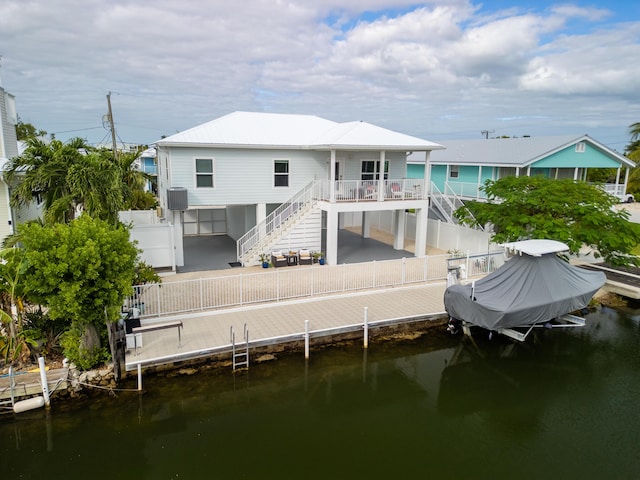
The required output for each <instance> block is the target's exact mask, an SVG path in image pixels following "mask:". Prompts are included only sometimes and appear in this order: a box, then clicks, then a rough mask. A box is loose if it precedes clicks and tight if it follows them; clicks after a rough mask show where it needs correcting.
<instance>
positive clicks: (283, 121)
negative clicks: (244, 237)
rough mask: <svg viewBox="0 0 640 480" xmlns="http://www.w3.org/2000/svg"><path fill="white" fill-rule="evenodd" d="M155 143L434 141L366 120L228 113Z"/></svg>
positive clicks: (386, 145)
mask: <svg viewBox="0 0 640 480" xmlns="http://www.w3.org/2000/svg"><path fill="white" fill-rule="evenodd" d="M156 145H158V146H194V145H199V146H215V147H219V148H296V149H309V150H331V149H353V150H364V149H367V150H371V149H376V150H396V151H409V150H435V149H441V148H444V147H442V145H439V144H437V143H433V142H429V141H427V140H423V139H421V138H417V137H412V136H410V135H405V134H402V133H398V132H394V131H392V130H388V129H386V128H382V127H378V126H376V125H372V124H369V123H366V122H347V123H337V122H333V121H331V120H327V119H324V118H321V117H317V116H315V115H295V114H281V113H260V112H234V113H230V114H228V115H225V116H223V117H220V118H217V119H215V120H212V121H210V122H207V123H204V124H202V125H198V126H196V127H193V128H190V129H188V130H185V131H184V132H180V133H177V134H175V135H171V136H170V137H167V138H164V139H162V140H159V141H157V142H156Z"/></svg>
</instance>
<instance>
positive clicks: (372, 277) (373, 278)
mask: <svg viewBox="0 0 640 480" xmlns="http://www.w3.org/2000/svg"><path fill="white" fill-rule="evenodd" d="M371 279H372V281H373V285H371V288H373V287H375V286H376V261H375V260H374V261H373V275H371Z"/></svg>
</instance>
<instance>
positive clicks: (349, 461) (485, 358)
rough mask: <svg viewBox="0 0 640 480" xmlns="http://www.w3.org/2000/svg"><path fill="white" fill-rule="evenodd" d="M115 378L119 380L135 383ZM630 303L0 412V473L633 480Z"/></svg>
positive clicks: (636, 372)
mask: <svg viewBox="0 0 640 480" xmlns="http://www.w3.org/2000/svg"><path fill="white" fill-rule="evenodd" d="M124 387H129V388H135V384H133V383H132V384H125V385H124ZM639 440H640V310H638V311H636V310H630V309H629V310H613V309H608V308H603V309H602V310H601V311H598V312H595V313H592V314H589V315H588V316H587V326H586V327H583V328H573V329H565V330H560V329H553V330H544V329H539V330H536V331H535V334H533V335H532V336H531V337H530V338H529V339H528V340H527V342H526V343H522V344H518V343H514V342H513V341H511V340H508V339H505V338H501V337H495V336H494V338H493V339H491V340H489V339H488V338H487V335H486V334H482V335H477V336H476V338H475V341H468V340H463V339H462V337H450V336H447V334H445V333H444V332H442V333H429V334H428V335H425V336H423V337H421V338H418V339H415V340H412V341H403V342H395V343H392V342H389V341H387V342H384V343H381V342H374V343H372V344H371V345H370V347H369V349H368V351H364V350H363V349H362V347H361V346H360V345H354V346H352V347H349V348H342V347H341V348H326V349H322V350H315V351H312V352H311V359H310V360H309V361H308V362H305V361H304V359H303V358H302V355H301V354H295V355H290V356H284V357H281V358H279V359H278V360H277V361H273V362H268V363H263V364H259V365H258V364H255V365H252V367H251V370H250V371H249V372H248V373H245V374H240V375H235V376H234V375H232V374H231V372H230V371H225V372H213V371H205V372H199V373H197V374H195V375H191V376H188V375H178V376H169V377H167V376H162V377H152V376H150V375H147V376H145V392H144V393H143V394H141V395H140V394H138V393H134V392H119V393H118V395H117V397H112V396H109V395H106V394H104V395H100V396H99V397H97V398H93V399H91V401H84V402H78V403H76V404H74V405H73V406H72V407H71V408H69V407H66V406H63V405H60V402H58V403H57V404H56V403H55V401H54V403H53V406H52V410H51V412H50V413H48V414H47V413H45V411H44V410H42V411H34V412H29V413H24V414H20V415H17V416H13V415H2V416H0V478H2V479H3V480H9V479H21V478H33V479H36V478H37V479H42V478H47V477H51V478H83V479H86V478H91V479H114V478H125V479H128V478H131V479H177V478H180V479H199V478H234V479H235V478H238V479H239V478H292V479H293V478H295V479H299V478H325V479H331V478H389V479H395V478H401V477H404V476H409V475H410V476H411V478H415V477H419V478H435V479H440V478H441V479H451V478H464V479H468V478H481V479H516V478H517V479H539V478H579V479H602V478H612V479H613V478H615V479H632V478H640V443H639Z"/></svg>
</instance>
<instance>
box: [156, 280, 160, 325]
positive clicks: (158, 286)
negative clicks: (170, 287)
mask: <svg viewBox="0 0 640 480" xmlns="http://www.w3.org/2000/svg"><path fill="white" fill-rule="evenodd" d="M156 299H157V301H158V309H157V310H156V315H157V316H158V317H159V316H160V315H161V312H160V285H159V284H157V283H156Z"/></svg>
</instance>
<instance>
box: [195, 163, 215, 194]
mask: <svg viewBox="0 0 640 480" xmlns="http://www.w3.org/2000/svg"><path fill="white" fill-rule="evenodd" d="M213 185H214V182H213V159H212V158H196V188H213Z"/></svg>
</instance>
